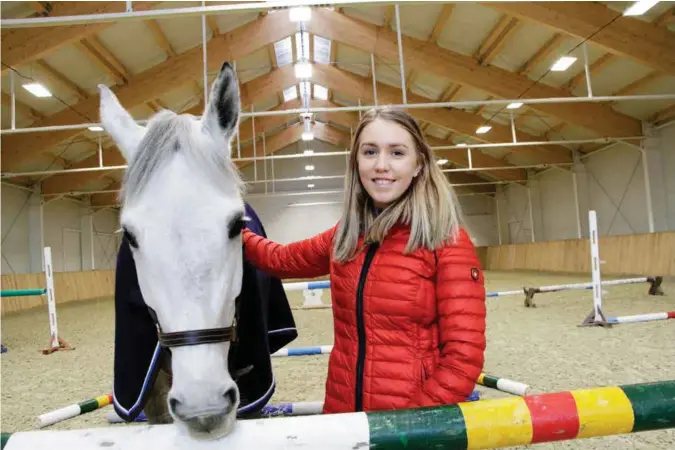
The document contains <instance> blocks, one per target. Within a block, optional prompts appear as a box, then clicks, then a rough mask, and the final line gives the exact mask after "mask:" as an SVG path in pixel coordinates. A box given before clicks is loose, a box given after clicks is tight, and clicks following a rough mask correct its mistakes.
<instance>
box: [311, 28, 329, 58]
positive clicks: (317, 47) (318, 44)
mask: <svg viewBox="0 0 675 450" xmlns="http://www.w3.org/2000/svg"><path fill="white" fill-rule="evenodd" d="M330 48H331V41H330V40H328V39H326V38H322V37H321V36H317V35H314V61H316V62H318V63H319V64H329V63H330Z"/></svg>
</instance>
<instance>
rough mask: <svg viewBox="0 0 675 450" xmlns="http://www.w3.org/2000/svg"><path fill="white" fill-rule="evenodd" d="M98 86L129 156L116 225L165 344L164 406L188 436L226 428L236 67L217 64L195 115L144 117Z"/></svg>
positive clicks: (234, 267)
mask: <svg viewBox="0 0 675 450" xmlns="http://www.w3.org/2000/svg"><path fill="white" fill-rule="evenodd" d="M99 90H100V95H101V105H100V114H101V122H102V123H103V126H104V127H105V129H106V131H107V132H108V133H109V134H110V135H111V136H112V138H113V140H114V141H115V143H116V144H117V146H118V148H119V150H120V151H121V153H122V154H123V155H124V157H125V159H126V160H127V163H128V168H127V171H126V173H125V175H124V179H123V182H122V190H121V194H120V201H121V206H122V209H121V215H120V224H121V227H122V230H123V232H124V238H125V239H126V240H127V241H128V243H129V244H130V247H131V249H132V253H133V257H134V262H135V265H136V270H137V275H138V283H139V286H140V288H141V292H142V294H143V297H144V299H145V302H146V304H147V305H148V307H149V308H150V310H151V312H152V313H153V314H154V316H155V318H156V322H157V327H158V333H159V341H160V343H162V345H163V346H164V347H168V348H170V351H171V369H172V373H173V382H172V387H171V390H170V391H169V395H168V400H167V401H168V403H169V411H170V413H171V415H172V417H173V418H174V421H175V423H176V424H177V425H178V426H181V427H184V429H185V430H187V431H188V432H189V433H190V434H191V435H192V436H194V437H198V438H205V437H206V438H214V437H220V436H223V435H226V434H228V433H229V432H230V431H231V430H232V427H233V426H234V423H235V419H236V414H237V408H238V406H239V391H238V389H237V385H236V383H235V382H234V380H233V378H232V376H231V375H230V373H229V372H228V364H227V361H228V352H229V350H230V345H231V341H232V340H233V339H234V332H233V331H234V325H235V323H234V322H235V299H236V298H237V297H238V296H239V294H240V291H241V280H242V276H243V261H242V259H243V255H242V245H241V230H242V228H243V226H244V220H245V218H244V202H243V199H242V191H243V182H242V180H241V178H240V176H239V173H238V171H237V169H236V166H234V163H233V161H232V159H231V154H230V152H231V150H230V149H231V146H230V144H231V141H232V138H233V136H234V135H235V133H236V130H237V127H238V125H239V115H240V100H239V85H238V81H237V77H236V74H235V72H234V70H233V69H232V67H231V65H230V64H229V63H225V64H223V66H222V67H221V70H220V73H219V74H218V77H217V79H216V80H215V82H214V83H213V86H212V89H211V92H210V100H209V103H208V104H207V105H206V108H205V111H204V113H203V115H202V116H201V117H195V116H192V115H189V114H181V115H179V114H176V113H174V112H172V111H167V110H162V111H159V112H158V113H156V114H155V115H154V116H153V117H151V118H150V120H149V121H148V123H147V125H146V126H141V125H139V124H137V123H136V122H135V121H134V120H133V119H132V117H131V116H130V114H129V113H128V112H127V111H126V110H125V109H124V108H123V107H122V105H121V104H120V102H119V101H118V99H117V97H116V96H115V95H114V94H113V92H112V91H111V90H110V89H108V88H107V87H105V86H102V85H101V86H99Z"/></svg>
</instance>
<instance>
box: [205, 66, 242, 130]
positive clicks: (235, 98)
mask: <svg viewBox="0 0 675 450" xmlns="http://www.w3.org/2000/svg"><path fill="white" fill-rule="evenodd" d="M240 111H241V105H240V99H239V81H238V80H237V74H236V73H235V71H234V68H233V67H232V66H231V65H230V63H228V62H225V63H224V64H223V65H222V67H221V68H220V73H219V74H218V78H216V81H215V82H214V83H213V86H212V87H211V95H210V97H209V104H208V105H206V109H205V111H204V115H203V116H202V129H203V130H204V132H206V133H211V134H215V135H219V136H223V137H225V139H227V140H229V139H230V138H231V137H232V136H233V135H234V133H235V132H236V131H237V128H238V126H239V113H240Z"/></svg>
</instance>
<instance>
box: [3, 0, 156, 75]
mask: <svg viewBox="0 0 675 450" xmlns="http://www.w3.org/2000/svg"><path fill="white" fill-rule="evenodd" d="M158 3H159V2H143V1H138V2H136V1H135V2H134V3H133V5H134V11H146V10H149V9H151V8H152V7H153V6H154V5H156V4H158ZM50 4H51V6H52V10H51V12H50V14H49V16H50V17H59V16H78V15H84V14H106V13H120V12H124V11H125V9H126V6H125V3H124V2H52V3H50ZM114 24H115V22H103V23H90V24H87V25H69V26H59V27H45V28H40V29H39V30H40V32H39V33H36V32H35V30H36V29H35V28H10V29H7V30H2V38H1V39H0V40H1V41H2V62H3V63H4V64H3V66H2V74H4V73H5V72H6V70H7V69H8V67H7V66H10V67H14V68H16V67H17V66H20V65H22V64H27V63H29V62H32V61H35V60H38V59H41V58H44V57H45V56H47V55H49V54H50V53H52V52H54V51H55V50H57V49H59V48H60V47H62V46H64V45H68V44H71V43H74V42H77V41H79V40H81V39H83V38H85V37H87V36H89V35H92V34H94V33H100V32H101V31H103V30H105V29H106V28H108V27H111V26H113V25H114Z"/></svg>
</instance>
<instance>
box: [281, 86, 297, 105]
mask: <svg viewBox="0 0 675 450" xmlns="http://www.w3.org/2000/svg"><path fill="white" fill-rule="evenodd" d="M296 98H298V89H297V87H296V86H295V85H293V86H291V87H288V88H286V89H284V101H285V102H290V101H291V100H295V99H296Z"/></svg>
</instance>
